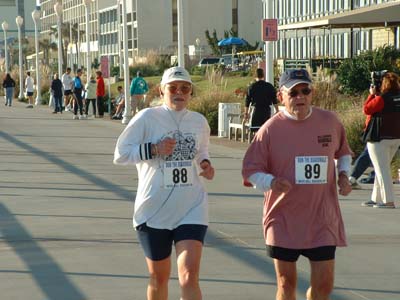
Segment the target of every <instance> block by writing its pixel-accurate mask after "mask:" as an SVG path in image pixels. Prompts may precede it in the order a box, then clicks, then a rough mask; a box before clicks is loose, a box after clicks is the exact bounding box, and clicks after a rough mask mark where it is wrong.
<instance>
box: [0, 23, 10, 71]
mask: <svg viewBox="0 0 400 300" xmlns="http://www.w3.org/2000/svg"><path fill="white" fill-rule="evenodd" d="M1 27H2V28H3V31H4V56H5V60H4V63H5V65H6V73H8V49H7V30H8V23H7V22H6V21H4V22H3V23H1Z"/></svg>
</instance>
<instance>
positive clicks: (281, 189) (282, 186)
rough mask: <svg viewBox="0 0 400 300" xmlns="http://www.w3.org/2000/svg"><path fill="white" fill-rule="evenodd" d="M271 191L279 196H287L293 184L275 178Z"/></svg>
mask: <svg viewBox="0 0 400 300" xmlns="http://www.w3.org/2000/svg"><path fill="white" fill-rule="evenodd" d="M271 189H272V191H273V192H275V193H278V194H286V193H287V192H289V191H290V190H291V189H292V185H291V183H290V182H289V181H288V180H287V179H285V178H281V177H278V178H274V179H272V182H271Z"/></svg>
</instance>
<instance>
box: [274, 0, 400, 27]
mask: <svg viewBox="0 0 400 300" xmlns="http://www.w3.org/2000/svg"><path fill="white" fill-rule="evenodd" d="M398 25H400V1H393V2H386V3H381V4H376V5H371V6H366V7H362V8H358V9H354V10H350V11H347V12H343V13H338V14H334V15H330V16H326V17H323V18H318V19H310V20H307V21H303V22H297V23H292V24H285V25H280V26H278V30H294V29H308V28H321V27H328V28H350V27H358V28H359V27H384V26H398Z"/></svg>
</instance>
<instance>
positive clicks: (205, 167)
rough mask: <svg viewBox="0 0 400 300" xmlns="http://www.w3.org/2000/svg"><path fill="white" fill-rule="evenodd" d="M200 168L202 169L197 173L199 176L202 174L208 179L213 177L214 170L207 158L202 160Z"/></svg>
mask: <svg viewBox="0 0 400 300" xmlns="http://www.w3.org/2000/svg"><path fill="white" fill-rule="evenodd" d="M200 168H201V169H202V171H201V172H200V174H199V175H200V176H203V177H204V178H206V179H208V180H211V179H213V178H214V174H215V170H214V168H213V167H212V166H211V163H210V161H209V160H203V161H202V162H201V163H200Z"/></svg>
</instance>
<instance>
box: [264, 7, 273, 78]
mask: <svg viewBox="0 0 400 300" xmlns="http://www.w3.org/2000/svg"><path fill="white" fill-rule="evenodd" d="M263 4H264V9H263V10H264V16H265V19H272V18H273V14H274V13H273V1H267V0H263ZM273 51H274V48H273V42H265V81H267V82H274V55H273Z"/></svg>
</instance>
